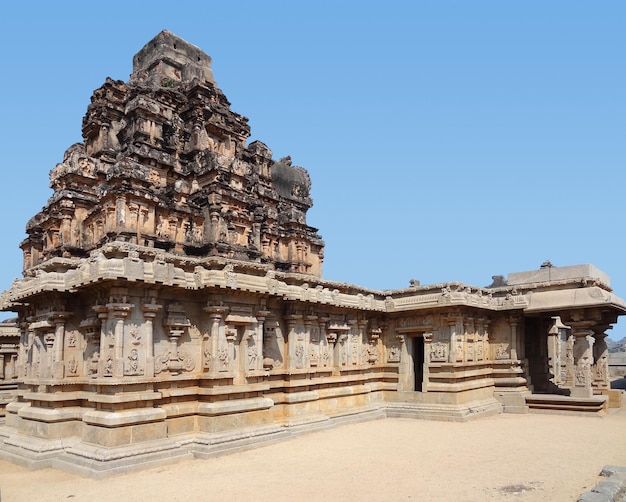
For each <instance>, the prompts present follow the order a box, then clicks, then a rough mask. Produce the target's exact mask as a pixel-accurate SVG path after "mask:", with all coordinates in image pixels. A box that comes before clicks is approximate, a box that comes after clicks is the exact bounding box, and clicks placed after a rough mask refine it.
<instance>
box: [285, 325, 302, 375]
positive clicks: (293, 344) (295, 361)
mask: <svg viewBox="0 0 626 502" xmlns="http://www.w3.org/2000/svg"><path fill="white" fill-rule="evenodd" d="M301 321H302V316H301V315H294V314H292V315H288V316H285V322H286V323H287V344H286V345H287V347H286V348H285V353H286V354H288V356H287V367H288V368H290V369H301V368H304V336H303V335H302V334H301V333H298V330H297V326H298V324H299V323H300V322H301Z"/></svg>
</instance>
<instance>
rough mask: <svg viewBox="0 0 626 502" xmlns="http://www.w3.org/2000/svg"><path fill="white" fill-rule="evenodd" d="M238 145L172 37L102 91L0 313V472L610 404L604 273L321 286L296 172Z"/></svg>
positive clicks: (106, 469) (58, 171)
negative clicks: (342, 427)
mask: <svg viewBox="0 0 626 502" xmlns="http://www.w3.org/2000/svg"><path fill="white" fill-rule="evenodd" d="M249 135H250V127H249V125H248V121H247V119H246V118H245V117H243V116H242V115H239V114H237V113H235V112H234V111H232V110H231V109H230V104H229V102H228V101H227V99H226V96H225V95H224V94H223V93H222V91H221V90H220V89H218V88H217V86H216V84H215V81H214V79H213V75H212V71H211V58H210V57H209V56H207V55H206V54H205V53H204V52H202V51H201V50H200V49H198V48H197V47H195V46H193V45H191V44H189V43H188V42H186V41H184V40H182V39H180V38H178V37H176V36H175V35H173V34H172V33H169V32H167V31H163V32H161V33H160V34H158V35H157V36H156V37H155V38H154V39H153V40H151V41H150V42H148V44H147V45H146V46H145V47H144V48H143V49H141V51H139V53H138V54H137V55H136V56H135V57H134V60H133V72H132V74H131V76H130V79H129V80H128V82H122V81H119V80H111V79H107V81H106V82H105V83H104V85H103V86H102V87H100V88H99V89H97V90H96V91H95V92H94V94H93V97H92V98H91V104H90V105H89V107H88V109H87V113H86V115H85V117H84V119H83V123H82V136H83V142H82V143H77V144H75V145H72V146H70V147H69V148H68V149H67V151H66V152H65V155H64V157H63V162H62V163H60V164H58V165H57V166H56V167H54V169H52V171H51V172H50V186H51V188H52V189H53V191H54V193H53V195H52V197H51V198H50V199H49V200H48V202H47V204H46V206H45V207H44V208H43V209H42V210H41V212H39V213H38V214H36V215H35V216H34V217H33V218H32V219H31V220H30V221H29V222H28V224H27V227H26V233H27V237H26V239H25V240H24V241H23V242H22V243H21V248H22V250H23V253H24V270H23V278H21V279H19V280H16V281H15V282H14V283H13V285H11V287H10V289H9V290H8V291H5V292H4V293H3V294H2V297H1V299H0V309H1V310H4V311H10V312H16V313H17V319H16V320H15V322H14V323H3V324H2V326H1V328H2V329H1V330H0V335H2V341H3V342H4V341H7V343H3V344H2V348H3V349H4V351H3V354H6V357H5V356H4V355H3V356H2V358H0V362H1V363H2V364H1V366H2V367H1V368H0V376H1V377H2V380H0V381H1V382H2V383H3V385H4V386H3V387H2V386H0V390H1V391H2V392H4V393H5V394H6V393H9V394H10V396H12V398H11V399H4V401H9V402H8V404H6V403H5V422H4V424H3V425H2V426H1V427H0V457H1V458H4V459H8V460H11V461H13V462H16V463H20V464H22V465H26V466H29V467H33V468H36V467H47V466H51V467H56V468H59V469H64V470H69V471H72V472H78V473H80V474H83V475H88V476H94V477H100V476H104V475H107V474H111V473H116V472H124V471H127V470H129V469H135V468H141V467H146V466H153V465H156V464H158V463H163V462H171V461H174V460H177V459H182V458H190V457H206V456H212V455H215V454H217V453H220V452H223V451H228V450H232V449H235V448H240V447H246V446H249V445H251V444H256V443H259V442H262V441H267V440H276V439H280V438H287V437H289V436H291V435H293V434H295V433H299V432H302V431H307V430H311V429H314V428H319V427H325V426H329V425H333V424H339V423H343V422H345V421H349V420H365V419H373V418H378V417H385V416H388V417H416V418H430V419H438V420H459V421H463V420H469V419H472V418H475V417H480V416H486V415H491V414H497V413H502V412H505V413H528V412H549V411H553V412H559V413H564V412H571V413H588V414H597V413H600V414H601V413H603V412H605V411H606V409H607V407H608V406H609V405H611V404H614V403H615V402H616V401H619V397H620V396H619V395H614V394H612V391H611V390H610V386H609V380H608V368H607V347H606V344H605V342H604V339H605V337H606V334H605V332H606V330H607V329H609V328H610V327H611V324H613V323H615V322H616V320H617V318H618V316H619V315H623V314H624V313H625V312H626V304H625V303H624V301H623V300H622V299H620V298H618V297H616V296H615V295H614V294H613V293H612V290H611V287H610V281H609V277H608V276H607V275H606V274H604V273H603V272H601V271H600V270H598V269H597V268H595V267H594V266H592V265H578V266H571V267H553V266H551V264H550V263H545V264H544V265H542V266H541V268H539V269H537V270H534V271H531V272H521V273H512V274H509V275H508V278H507V279H505V278H504V277H499V276H498V277H496V278H495V279H496V280H494V283H493V284H492V285H491V286H489V287H486V288H483V287H475V286H469V285H466V284H461V283H445V284H436V285H419V284H418V283H417V282H413V283H412V284H411V286H410V287H407V288H405V289H399V290H388V291H373V290H369V289H366V288H362V287H359V286H356V285H351V284H343V283H338V282H332V281H329V280H326V279H323V278H322V262H323V257H324V242H323V240H322V238H321V237H320V235H319V234H318V232H317V229H315V228H312V227H310V226H309V225H308V224H307V221H306V214H307V210H308V209H309V208H310V207H311V205H312V200H311V198H310V196H309V193H310V189H311V180H310V179H309V175H308V173H307V171H306V170H305V169H303V168H301V167H296V166H293V165H292V164H291V160H290V158H288V157H287V158H283V159H279V160H275V159H273V157H272V151H271V150H270V149H269V148H268V146H266V145H265V144H263V143H262V142H260V141H254V142H252V143H250V144H248V143H247V140H248V137H249ZM12 337H13V338H12ZM11 340H13V341H11ZM2 389H4V390H2ZM0 401H1V400H0Z"/></svg>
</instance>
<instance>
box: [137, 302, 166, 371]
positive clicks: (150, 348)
mask: <svg viewBox="0 0 626 502" xmlns="http://www.w3.org/2000/svg"><path fill="white" fill-rule="evenodd" d="M162 308H163V305H159V304H157V303H154V300H152V299H151V300H149V301H147V302H145V303H144V304H143V305H142V306H141V310H142V311H143V317H144V319H145V320H146V323H145V327H144V335H145V336H144V343H145V350H146V372H145V375H146V376H147V377H153V376H154V318H155V317H156V316H157V314H158V313H159V311H160V310H161V309H162Z"/></svg>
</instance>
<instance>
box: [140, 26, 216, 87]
mask: <svg viewBox="0 0 626 502" xmlns="http://www.w3.org/2000/svg"><path fill="white" fill-rule="evenodd" d="M193 79H197V80H198V81H199V82H202V83H207V82H210V83H211V84H215V80H213V71H212V70H211V57H210V56H208V55H207V54H205V53H204V52H203V51H202V49H200V48H198V47H196V46H195V45H192V44H190V43H189V42H187V41H186V40H183V39H182V38H180V37H177V36H176V35H174V34H173V33H170V32H169V31H167V30H163V31H162V32H161V33H159V34H158V35H157V36H156V37H154V38H153V39H152V40H150V42H148V43H147V44H146V45H145V46H144V47H143V49H141V50H140V51H139V52H138V53H137V54H135V57H134V58H133V73H132V75H131V80H141V81H144V82H153V83H155V84H157V85H158V84H162V83H163V82H165V83H168V82H170V85H171V83H172V82H191V81H192V80H193Z"/></svg>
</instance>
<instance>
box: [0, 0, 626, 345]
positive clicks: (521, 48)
mask: <svg viewBox="0 0 626 502" xmlns="http://www.w3.org/2000/svg"><path fill="white" fill-rule="evenodd" d="M625 26H626V2H624V1H623V0H603V1H602V2H589V1H584V2H583V1H575V0H567V1H561V0H551V1H545V0H542V1H532V0H526V1H524V2H521V1H506V2H505V1H502V0H493V1H482V0H472V1H468V0H462V1H461V0H459V1H447V0H437V1H435V0H432V1H428V2H426V1H419V0H413V1H395V0H388V1H386V2H368V1H359V2H357V1H344V2H342V1H339V0H335V1H333V2H329V1H320V0H318V1H316V2H293V1H284V2H275V1H270V0H266V1H251V2H248V1H238V2H213V1H207V2H185V1H179V2H171V1H169V2H162V1H159V0H156V1H151V2H149V3H146V2H129V1H126V2H119V1H116V0H113V1H107V2H85V1H81V2H62V1H60V2H47V1H46V2H43V1H40V2H37V1H35V2H11V3H9V5H7V6H4V7H3V8H2V15H1V16H0V42H1V46H2V62H1V64H2V77H1V78H0V110H1V111H2V120H0V148H1V152H2V155H1V157H0V163H1V164H2V165H1V169H0V181H1V187H2V197H0V214H2V215H3V219H4V224H3V233H2V239H3V242H2V246H1V248H0V253H1V254H0V258H1V259H2V267H1V268H0V289H6V288H8V287H9V286H10V284H11V282H12V280H13V278H14V277H18V276H20V275H21V267H22V258H21V251H20V249H19V243H20V242H21V240H22V239H23V238H24V237H25V233H24V228H25V225H26V223H27V221H28V219H29V218H30V217H32V216H33V215H35V214H36V213H37V211H39V210H40V209H41V207H42V206H43V205H44V204H45V203H46V200H47V198H48V197H49V196H50V195H51V190H50V189H49V187H48V173H49V171H50V169H52V168H53V167H54V166H55V164H56V163H58V162H61V161H62V159H63V152H64V151H65V149H66V148H67V147H69V146H70V145H71V144H73V143H75V142H77V141H80V140H81V120H82V117H83V115H84V113H85V111H86V108H87V105H88V104H89V99H90V96H91V94H92V92H93V90H94V89H96V88H98V87H99V86H101V85H102V84H103V83H104V80H105V78H106V77H107V76H110V77H111V78H113V79H120V80H127V79H128V77H129V74H130V72H131V69H132V57H133V55H134V54H135V53H136V52H137V51H139V50H140V49H141V48H142V47H143V45H144V44H145V43H146V42H148V41H149V40H150V39H151V38H152V37H153V36H155V35H156V34H157V33H158V32H159V31H161V30H162V29H168V30H170V31H172V32H173V33H175V34H177V35H179V36H181V37H182V38H185V39H186V40H188V41H189V42H191V43H193V44H195V45H197V46H199V47H200V48H202V49H203V50H204V51H205V52H206V53H208V54H209V55H210V56H212V58H213V72H214V75H215V78H216V81H217V83H218V86H219V87H220V88H221V89H222V90H223V91H224V93H225V94H226V96H227V97H228V98H229V100H230V101H231V103H232V108H233V110H234V111H236V112H238V113H241V114H242V115H245V116H247V117H249V118H250V125H251V127H252V136H251V140H255V139H259V140H261V141H263V142H264V143H266V144H267V145H268V146H269V147H270V148H271V149H272V151H273V152H274V157H275V158H276V159H278V158H280V157H283V156H285V155H291V157H292V159H293V163H294V164H295V165H299V166H303V167H305V168H306V169H307V170H308V171H309V173H310V175H311V179H312V183H313V188H312V196H313V198H314V202H315V205H314V207H313V209H311V211H310V212H309V215H308V223H309V224H310V225H312V226H314V227H318V228H319V229H320V233H321V235H322V237H323V238H324V240H325V241H326V253H325V256H326V258H325V262H324V277H325V278H327V279H331V280H336V281H344V282H350V283H355V284H358V285H362V286H365V287H369V288H373V289H392V288H399V287H405V286H408V284H409V280H410V279H417V280H419V281H421V283H422V284H431V283H440V282H445V281H460V282H465V283H467V284H470V285H474V286H486V285H488V284H490V282H491V277H492V275H496V274H501V275H506V274H507V273H509V272H518V271H524V270H533V269H537V268H539V266H540V265H541V263H542V262H543V261H545V260H550V261H552V263H553V264H554V265H557V266H563V265H574V264H581V263H592V264H594V265H596V266H597V267H599V268H600V269H602V270H603V271H605V272H606V273H608V274H609V275H610V276H611V281H612V282H611V284H612V287H613V288H614V290H615V293H616V294H618V295H619V296H621V297H626V267H625V266H624V256H625V249H626V234H625V232H624V215H626V193H625V190H624V189H625V181H626V173H625V170H624V168H625V166H624V161H625V159H626V141H625V137H626V135H625V133H626V122H625V121H626V98H625V96H626V95H625V92H626V66H625V60H624V55H625V54H626V50H625V49H626V29H625V28H624V27H625ZM5 317H6V315H5ZM609 335H610V336H611V338H614V339H619V338H621V337H622V336H626V319H624V320H622V321H621V325H618V326H616V327H615V328H614V330H613V331H612V332H609Z"/></svg>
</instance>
